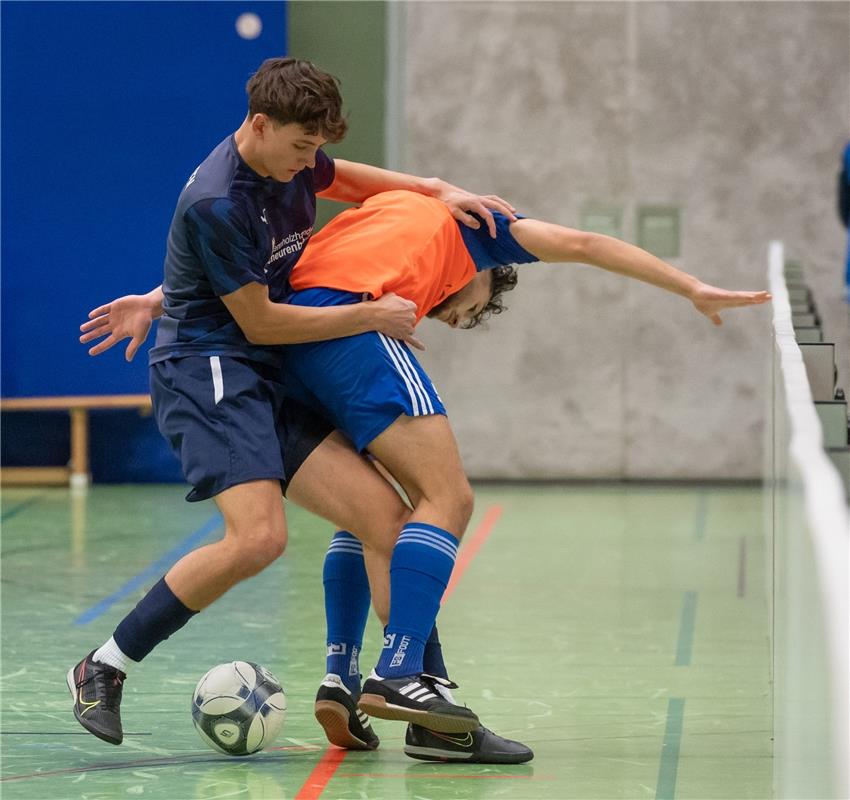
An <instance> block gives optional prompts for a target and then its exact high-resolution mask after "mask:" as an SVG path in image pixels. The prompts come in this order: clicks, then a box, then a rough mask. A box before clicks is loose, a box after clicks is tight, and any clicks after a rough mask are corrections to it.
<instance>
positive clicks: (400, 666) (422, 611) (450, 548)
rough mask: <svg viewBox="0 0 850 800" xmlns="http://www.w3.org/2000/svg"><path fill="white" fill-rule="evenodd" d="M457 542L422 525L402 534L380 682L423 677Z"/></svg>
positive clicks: (393, 573) (410, 525) (395, 552)
mask: <svg viewBox="0 0 850 800" xmlns="http://www.w3.org/2000/svg"><path fill="white" fill-rule="evenodd" d="M457 546H458V540H457V539H456V538H455V537H454V536H452V534H450V533H449V532H448V531H444V530H443V529H442V528H437V527H435V526H434V525H427V524H425V523H423V522H408V523H407V525H405V526H404V528H402V531H401V535H400V536H399V537H398V541H397V542H396V545H395V549H394V550H393V557H392V562H391V564H390V598H391V603H390V622H389V625H387V629H386V632H385V635H384V647H383V650H381V658H380V660H379V661H378V666H377V667H375V671H376V672H377V673H378V675H380V676H381V677H382V678H400V677H402V676H405V675H415V674H417V673H419V672H422V656H423V653H424V651H425V642H426V641H427V640H428V636H429V635H430V633H431V630H432V629H433V627H434V620H435V619H436V618H437V612H438V611H439V610H440V600H441V599H442V597H443V592H445V591H446V586H447V585H448V582H449V578H450V577H451V574H452V569H453V568H454V565H455V558H456V557H457Z"/></svg>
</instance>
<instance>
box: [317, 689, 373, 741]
mask: <svg viewBox="0 0 850 800" xmlns="http://www.w3.org/2000/svg"><path fill="white" fill-rule="evenodd" d="M313 713H314V714H315V716H316V719H317V720H318V721H319V725H321V726H322V727H323V728H324V729H325V736H327V737H328V741H329V742H330V743H331V744H335V745H336V746H337V747H345V748H347V749H348V750H374V749H375V748H377V746H378V745H379V744H380V743H381V740H380V739H378V737H377V735H376V734H375V731H373V730H372V725H371V724H370V723H369V717H368V716H367V715H366V714H364V713H363V712H362V711H361V710H360V709H359V708H357V703H356V702H355V701H354V698H353V697H352V696H351V692H350V691H349V690H348V687H347V686H346V685H345V684H344V683H343V682H342V680H341V679H340V677H339V675H334V674H333V673H328V674H327V675H325V679H324V680H323V681H322V685H321V686H320V687H319V691H318V692H317V693H316V705H315V706H314V711H313Z"/></svg>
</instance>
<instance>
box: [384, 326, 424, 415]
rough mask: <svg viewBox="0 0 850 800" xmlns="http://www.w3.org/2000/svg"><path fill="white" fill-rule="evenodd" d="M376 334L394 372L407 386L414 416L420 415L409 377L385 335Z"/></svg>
mask: <svg viewBox="0 0 850 800" xmlns="http://www.w3.org/2000/svg"><path fill="white" fill-rule="evenodd" d="M378 336H379V337H380V339H381V342H383V345H384V349H385V350H386V351H387V353H388V354H389V356H390V359H392V362H393V364H395V368H396V372H398V374H399V375H401V377H402V379H403V380H404V384H405V386H407V392H408V394H409V395H410V405H411V407H412V408H413V416H414V417H419V416H421V413H420V411H419V402H418V400H417V398H416V392H415V391H414V389H413V385H412V384H411V382H410V379H409V378H408V377H407V375H406V374H405V372H404V370H403V369H402V366H401V364H399V361H398V356H396V354H395V351H394V350H393V349H392V348H391V347H390V345H389V339H388V338H387V337H386V336H384V334H383V333H378Z"/></svg>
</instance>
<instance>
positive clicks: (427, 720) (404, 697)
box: [358, 672, 479, 733]
mask: <svg viewBox="0 0 850 800" xmlns="http://www.w3.org/2000/svg"><path fill="white" fill-rule="evenodd" d="M435 682H439V683H445V684H446V685H448V686H454V684H452V683H451V681H444V680H443V679H442V678H435V677H434V676H433V675H425V674H421V675H408V676H407V677H405V678H381V677H379V676H378V675H377V673H375V672H372V674H371V675H370V676H369V677H368V678H367V680H366V683H364V684H363V693H362V694H361V695H360V702H359V703H358V705H359V706H360V708H361V709H362V710H363V711H365V712H366V713H367V714H370V715H371V716H373V717H378V718H380V719H400V720H404V721H405V722H414V723H416V724H417V725H424V726H426V727H428V728H430V729H431V730H433V731H440V732H441V733H466V732H467V731H473V730H475V729H476V728H477V727H478V725H479V722H478V717H477V716H476V715H475V713H474V712H473V711H472V710H471V709H469V708H466V706H457V705H454V703H450V702H448V701H447V700H445V699H444V698H443V697H442V696H441V695H440V694H439V692H438V691H437V690H436V688H435V685H434V684H435Z"/></svg>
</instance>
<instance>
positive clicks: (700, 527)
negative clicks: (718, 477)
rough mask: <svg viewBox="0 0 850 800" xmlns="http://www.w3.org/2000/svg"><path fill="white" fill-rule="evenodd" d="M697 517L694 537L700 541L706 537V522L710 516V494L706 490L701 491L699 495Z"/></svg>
mask: <svg viewBox="0 0 850 800" xmlns="http://www.w3.org/2000/svg"><path fill="white" fill-rule="evenodd" d="M696 517H697V518H696V525H695V528H694V537H695V538H696V540H697V541H698V542H701V541H702V540H703V539H705V523H706V520H707V518H708V494H707V493H706V492H700V493H699V496H698V497H697V513H696Z"/></svg>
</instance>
